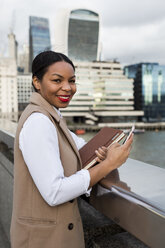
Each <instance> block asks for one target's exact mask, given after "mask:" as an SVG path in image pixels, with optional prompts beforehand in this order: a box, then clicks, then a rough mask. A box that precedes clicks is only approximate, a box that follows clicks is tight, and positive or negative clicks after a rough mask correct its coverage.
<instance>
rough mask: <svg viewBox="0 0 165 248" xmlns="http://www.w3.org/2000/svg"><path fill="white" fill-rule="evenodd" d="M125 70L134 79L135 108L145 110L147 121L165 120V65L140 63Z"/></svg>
mask: <svg viewBox="0 0 165 248" xmlns="http://www.w3.org/2000/svg"><path fill="white" fill-rule="evenodd" d="M124 70H125V75H126V76H127V77H129V78H133V79H134V93H135V109H136V110H139V109H142V110H143V111H144V118H143V119H144V120H145V121H164V120H165V111H164V110H165V66H163V65H159V64H158V63H139V64H134V65H129V66H126V67H125V69H124Z"/></svg>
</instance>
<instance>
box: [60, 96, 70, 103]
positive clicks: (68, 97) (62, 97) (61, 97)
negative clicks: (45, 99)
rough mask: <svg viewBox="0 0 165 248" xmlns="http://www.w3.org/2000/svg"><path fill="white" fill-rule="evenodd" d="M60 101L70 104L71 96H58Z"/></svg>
mask: <svg viewBox="0 0 165 248" xmlns="http://www.w3.org/2000/svg"><path fill="white" fill-rule="evenodd" d="M58 99H59V100H60V101H61V102H69V101H70V95H60V96H58Z"/></svg>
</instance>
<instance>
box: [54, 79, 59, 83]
mask: <svg viewBox="0 0 165 248" xmlns="http://www.w3.org/2000/svg"><path fill="white" fill-rule="evenodd" d="M53 82H56V83H61V80H60V79H53Z"/></svg>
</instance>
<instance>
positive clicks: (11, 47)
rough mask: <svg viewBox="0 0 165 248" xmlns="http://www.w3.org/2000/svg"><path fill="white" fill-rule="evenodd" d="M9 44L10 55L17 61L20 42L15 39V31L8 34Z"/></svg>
mask: <svg viewBox="0 0 165 248" xmlns="http://www.w3.org/2000/svg"><path fill="white" fill-rule="evenodd" d="M8 44H9V57H10V58H12V59H15V60H16V61H17V47H18V43H17V41H16V39H15V34H13V32H11V33H10V34H8Z"/></svg>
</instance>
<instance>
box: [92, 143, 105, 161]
mask: <svg viewBox="0 0 165 248" xmlns="http://www.w3.org/2000/svg"><path fill="white" fill-rule="evenodd" d="M95 153H96V155H97V158H96V161H97V162H98V163H100V162H102V161H103V160H104V159H106V157H107V148H106V147H105V146H102V147H100V148H98V149H97V150H96V151H95Z"/></svg>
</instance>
